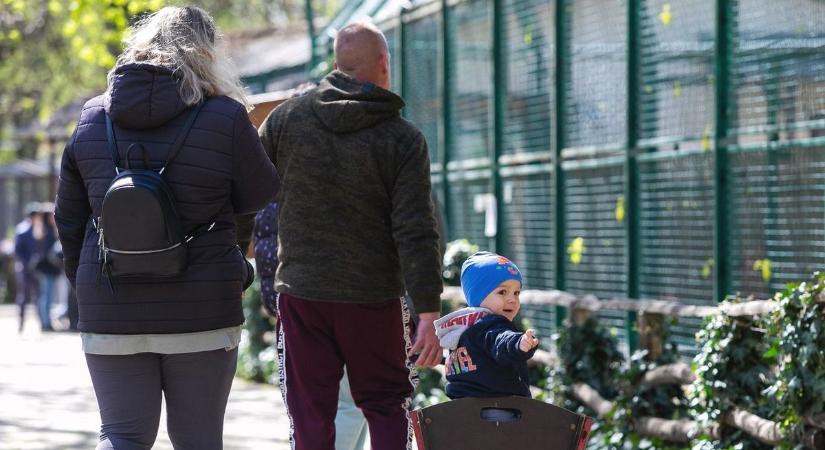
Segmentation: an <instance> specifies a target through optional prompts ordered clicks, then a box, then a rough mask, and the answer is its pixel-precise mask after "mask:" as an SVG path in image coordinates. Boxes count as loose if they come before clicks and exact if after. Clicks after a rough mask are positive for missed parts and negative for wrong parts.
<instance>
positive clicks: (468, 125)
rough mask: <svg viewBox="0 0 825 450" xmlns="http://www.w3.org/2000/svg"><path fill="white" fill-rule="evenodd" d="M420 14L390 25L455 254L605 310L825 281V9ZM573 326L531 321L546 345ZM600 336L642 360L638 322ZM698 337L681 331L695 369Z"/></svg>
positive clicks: (516, 2) (528, 312) (817, 3)
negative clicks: (490, 255) (464, 247)
mask: <svg viewBox="0 0 825 450" xmlns="http://www.w3.org/2000/svg"><path fill="white" fill-rule="evenodd" d="M412 4H413V7H412V8H410V9H407V10H405V11H404V12H402V13H400V14H399V16H400V19H399V18H394V19H391V20H387V21H384V22H382V23H381V24H379V25H380V26H381V27H382V28H383V29H384V30H385V31H386V32H387V36H388V39H389V40H390V44H391V52H393V54H394V56H395V57H394V59H393V68H394V74H395V76H394V81H393V82H394V88H395V89H396V90H398V91H400V93H401V94H402V96H403V97H404V98H405V99H406V101H407V107H406V109H405V111H404V115H405V117H406V118H407V119H409V120H411V121H412V122H414V123H415V124H416V125H418V126H419V128H421V130H422V131H423V132H424V134H425V136H426V137H427V140H428V143H429V146H430V156H431V161H432V169H433V170H432V173H433V186H434V189H435V191H436V197H437V199H438V200H439V203H440V206H441V207H442V208H443V212H444V217H445V220H446V223H447V232H448V238H449V239H450V240H452V239H458V238H467V239H469V240H470V241H472V242H474V243H477V244H479V245H480V246H482V247H484V248H489V249H494V250H497V251H499V252H501V253H504V254H506V255H508V256H510V257H511V258H512V259H514V260H515V261H516V262H517V263H518V264H519V265H520V266H521V267H522V269H523V271H524V275H525V287H526V288H531V289H551V288H561V289H565V290H568V291H571V292H576V293H593V294H596V295H598V296H600V297H625V296H629V297H631V298H656V299H674V300H679V301H683V302H688V303H695V304H713V303H715V302H717V301H719V300H720V299H721V298H722V297H724V296H725V295H727V294H731V293H735V292H739V293H741V294H743V295H754V296H757V297H762V298H764V297H767V296H770V295H771V294H772V293H773V292H775V291H776V290H778V289H781V288H782V287H783V286H784V284H785V283H787V282H791V281H797V280H801V279H804V278H806V277H807V276H808V275H809V274H810V273H811V272H813V271H815V270H822V269H823V268H825V25H823V24H825V2H823V1H822V0H777V1H773V2H764V1H761V0H716V1H702V0H682V1H679V2H673V1H668V0H460V1H454V0H441V1H438V0H437V1H433V2H422V1H415V2H413V3H412ZM397 77H400V80H399V79H398V78H397ZM562 313H563V311H557V310H556V309H555V308H553V307H538V306H527V307H525V308H524V315H525V317H527V318H528V319H529V320H531V321H532V323H533V325H534V326H537V327H538V328H539V329H540V330H541V332H542V333H543V334H545V335H547V334H549V333H551V332H553V330H554V329H555V327H557V326H558V324H559V323H560V320H561V319H562V318H563V316H562ZM602 319H603V321H604V322H605V323H607V324H608V325H609V326H610V327H611V328H612V329H614V330H615V333H616V335H617V336H619V337H620V338H621V339H622V340H623V341H624V342H626V344H627V345H626V347H627V348H630V349H632V348H634V347H635V345H634V342H635V341H634V339H635V334H634V328H633V319H634V317H633V316H632V315H625V314H623V313H612V314H606V313H603V315H602ZM697 326H698V322H697V321H682V323H680V324H679V325H678V326H676V327H675V328H674V329H672V334H673V337H674V340H675V341H676V342H677V343H678V344H679V345H680V347H682V349H683V350H684V351H685V352H686V353H688V354H690V353H691V352H692V350H693V346H694V338H693V334H694V333H695V331H696V328H697Z"/></svg>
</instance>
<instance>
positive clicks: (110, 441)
mask: <svg viewBox="0 0 825 450" xmlns="http://www.w3.org/2000/svg"><path fill="white" fill-rule="evenodd" d="M237 358H238V349H237V348H236V349H234V350H232V351H228V352H227V351H225V350H223V349H220V350H213V351H207V352H197V353H181V354H175V355H163V354H158V353H138V354H135V355H122V356H121V355H113V356H110V355H93V354H89V353H87V354H86V364H87V365H88V366H89V373H90V374H91V376H92V384H93V385H94V388H95V395H96V396H97V404H98V406H99V407H100V419H101V421H102V422H103V425H102V426H101V428H100V430H101V431H100V444H98V446H97V448H96V450H149V449H151V448H152V445H153V444H154V443H155V438H156V437H157V434H158V425H159V423H160V409H161V393H163V394H164V396H165V397H166V423H167V429H168V431H169V440H170V441H172V446H173V447H174V448H175V450H221V449H222V448H223V416H224V412H225V411H226V402H227V399H228V397H229V389H230V388H231V387H232V378H233V376H234V375H235V364H236V361H237Z"/></svg>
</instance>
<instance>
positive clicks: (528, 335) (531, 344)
mask: <svg viewBox="0 0 825 450" xmlns="http://www.w3.org/2000/svg"><path fill="white" fill-rule="evenodd" d="M538 345H539V340H538V338H536V330H534V329H532V328H531V329H529V330H527V331H525V332H524V334H523V335H522V336H521V339H519V341H518V348H519V349H520V350H521V351H523V352H524V353H527V352H529V351H530V350H532V349H533V348H535V347H537V346H538Z"/></svg>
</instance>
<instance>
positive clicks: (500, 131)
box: [490, 0, 507, 252]
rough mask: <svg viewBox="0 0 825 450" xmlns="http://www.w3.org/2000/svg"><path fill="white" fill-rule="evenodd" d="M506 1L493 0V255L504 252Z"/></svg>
mask: <svg viewBox="0 0 825 450" xmlns="http://www.w3.org/2000/svg"><path fill="white" fill-rule="evenodd" d="M504 1H505V0H493V149H492V150H493V151H492V152H491V155H490V182H491V184H492V186H491V187H492V192H493V195H495V198H496V236H495V238H494V239H493V242H492V243H493V249H494V250H493V251H496V252H500V251H503V249H504V245H503V242H504V239H503V236H504V233H503V232H502V230H503V228H502V226H503V224H504V221H503V220H502V216H503V214H502V211H503V207H504V202H503V201H502V194H501V175H500V174H499V167H498V158H499V156H500V155H501V153H502V151H503V147H504V121H505V119H506V118H505V108H506V102H507V59H506V58H505V55H504V51H505V50H504V49H505V48H506V45H507V30H506V28H505V27H506V26H507V21H506V16H505V11H504Z"/></svg>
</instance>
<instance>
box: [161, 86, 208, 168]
mask: <svg viewBox="0 0 825 450" xmlns="http://www.w3.org/2000/svg"><path fill="white" fill-rule="evenodd" d="M201 107H203V103H202V102H201V103H198V104H197V105H195V106H194V107H193V108H192V111H190V112H189V115H188V116H186V122H184V124H183V128H182V129H181V130H180V133H179V134H178V138H177V139H175V143H174V144H172V148H170V149H169V156H167V157H166V164H164V165H163V167H162V168H161V169H160V172H158V173H160V174H161V175H162V174H163V171H164V170H166V168H167V167H169V164H172V161H174V160H175V158H176V157H177V156H178V153H180V149H181V148H182V147H183V142H184V141H185V140H186V136H188V135H189V130H191V129H192V125H193V124H194V123H195V118H196V117H198V113H199V112H200V110H201Z"/></svg>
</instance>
